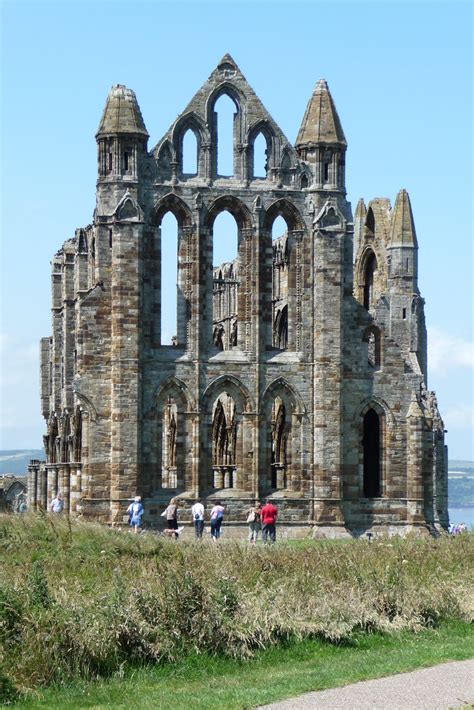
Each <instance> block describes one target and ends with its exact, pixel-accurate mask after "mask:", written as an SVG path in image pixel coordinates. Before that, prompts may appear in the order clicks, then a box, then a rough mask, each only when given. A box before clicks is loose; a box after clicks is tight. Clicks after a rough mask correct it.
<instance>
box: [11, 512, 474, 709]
mask: <svg viewBox="0 0 474 710" xmlns="http://www.w3.org/2000/svg"><path fill="white" fill-rule="evenodd" d="M473 539H474V538H473V536H472V535H463V536H459V537H457V538H455V539H451V538H444V537H443V538H440V539H438V540H433V539H419V538H407V539H404V540H402V539H390V540H389V539H388V538H387V539H379V540H376V541H374V542H373V543H372V544H370V545H369V544H367V542H365V541H362V540H353V541H337V540H336V541H307V542H305V543H301V544H283V543H282V544H280V545H276V546H273V547H265V548H264V547H256V548H249V547H247V546H246V545H245V544H243V543H238V542H231V541H229V542H228V543H225V544H222V545H218V546H216V545H208V544H206V543H205V542H203V543H201V544H200V543H195V542H189V543H188V542H183V543H182V544H181V543H178V544H176V543H175V542H174V541H168V540H163V539H161V538H157V537H155V536H154V535H144V536H134V535H129V534H128V533H125V532H120V531H117V530H109V529H107V528H104V527H99V526H97V525H93V524H87V525H86V524H83V523H80V522H73V523H72V524H71V523H70V522H69V521H67V520H65V519H62V520H61V519H59V518H55V519H54V521H53V520H51V521H50V520H49V516H45V515H28V516H21V517H20V516H18V518H13V517H9V518H8V519H7V518H6V517H3V518H2V517H1V516H0V556H1V558H2V568H3V570H4V572H5V574H4V575H3V577H2V584H1V586H0V643H1V649H0V650H1V653H2V656H3V659H4V668H6V669H7V670H6V671H4V673H3V676H0V687H1V688H2V692H4V694H5V693H6V694H7V695H8V693H13V692H14V690H15V687H23V688H34V687H37V686H40V685H44V684H47V683H49V682H51V681H53V680H54V681H56V682H62V681H67V680H70V679H73V678H78V677H79V678H86V679H89V678H98V677H107V676H110V675H111V674H113V673H115V672H117V671H120V670H121V669H122V668H123V667H124V665H126V664H134V665H137V664H138V665H139V664H150V663H162V662H172V661H174V660H175V659H177V658H180V657H182V656H183V655H186V654H189V653H198V654H199V653H201V654H202V653H207V654H218V655H226V656H229V657H233V658H237V659H240V658H245V657H249V656H251V655H252V654H253V653H254V652H255V651H256V650H257V649H260V648H267V647H270V646H271V645H274V644H276V643H280V642H284V641H288V640H291V639H304V638H310V637H316V636H317V637H320V638H323V639H326V640H327V641H329V642H331V643H345V642H350V640H351V638H352V637H353V635H354V633H355V632H356V631H357V632H359V631H364V632H367V633H371V632H374V631H379V632H384V633H392V632H396V631H400V630H404V629H409V630H413V631H417V630H419V629H421V628H423V627H426V626H436V625H437V624H438V623H439V622H440V621H441V620H445V619H456V618H457V619H472V601H470V599H471V596H470V592H469V590H470V587H471V585H472V570H473V569H474V564H473V562H474V560H473V548H474V546H473ZM20 541H21V543H20ZM13 550H14V554H12V551H13ZM2 684H3V685H2Z"/></svg>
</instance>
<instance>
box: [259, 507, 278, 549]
mask: <svg viewBox="0 0 474 710" xmlns="http://www.w3.org/2000/svg"><path fill="white" fill-rule="evenodd" d="M277 515H278V511H277V509H276V507H275V506H274V505H273V503H271V502H270V501H269V500H266V501H265V505H264V506H263V508H262V510H261V511H260V518H261V521H262V542H263V543H266V542H267V540H268V538H270V542H275V540H276V519H277Z"/></svg>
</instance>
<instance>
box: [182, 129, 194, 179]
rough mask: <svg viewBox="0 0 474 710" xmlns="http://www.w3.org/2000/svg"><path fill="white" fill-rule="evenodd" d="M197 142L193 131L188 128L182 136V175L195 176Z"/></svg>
mask: <svg viewBox="0 0 474 710" xmlns="http://www.w3.org/2000/svg"><path fill="white" fill-rule="evenodd" d="M197 166H198V142H197V138H196V135H195V133H194V131H193V130H192V129H191V128H188V130H187V131H186V133H185V134H184V136H183V173H184V174H185V175H197V171H198V170H197Z"/></svg>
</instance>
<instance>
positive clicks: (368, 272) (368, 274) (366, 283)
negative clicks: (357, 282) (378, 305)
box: [362, 251, 377, 310]
mask: <svg viewBox="0 0 474 710" xmlns="http://www.w3.org/2000/svg"><path fill="white" fill-rule="evenodd" d="M376 271H377V258H376V256H375V254H374V252H373V251H369V252H368V253H367V255H366V257H365V261H364V267H363V283H362V288H363V304H364V308H366V309H367V310H370V309H371V308H373V306H374V281H375V273H376Z"/></svg>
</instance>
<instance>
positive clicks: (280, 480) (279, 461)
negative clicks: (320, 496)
mask: <svg viewBox="0 0 474 710" xmlns="http://www.w3.org/2000/svg"><path fill="white" fill-rule="evenodd" d="M288 428H289V427H288V423H287V414H286V408H285V405H284V403H283V400H282V399H281V397H275V399H274V401H273V405H272V428H271V437H272V443H271V473H270V485H271V488H274V489H276V488H286V487H287V470H286V468H287V443H288Z"/></svg>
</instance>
